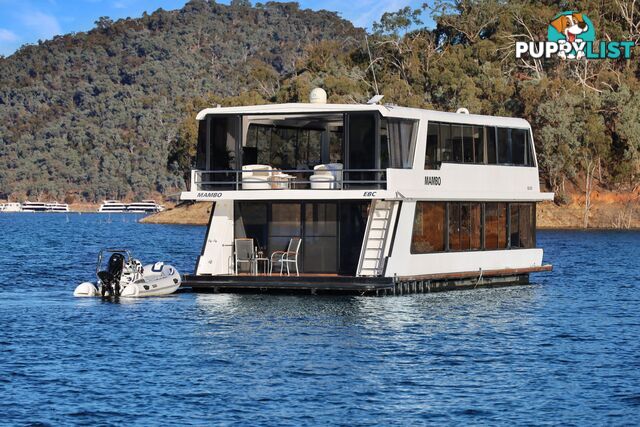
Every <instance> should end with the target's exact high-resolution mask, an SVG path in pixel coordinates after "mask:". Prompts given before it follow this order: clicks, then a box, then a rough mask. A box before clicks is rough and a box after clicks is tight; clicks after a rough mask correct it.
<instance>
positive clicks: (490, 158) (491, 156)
mask: <svg viewBox="0 0 640 427" xmlns="http://www.w3.org/2000/svg"><path fill="white" fill-rule="evenodd" d="M485 132H486V135H487V163H488V164H490V165H495V164H496V163H497V162H498V160H497V154H496V128H494V127H492V126H487V127H485Z"/></svg>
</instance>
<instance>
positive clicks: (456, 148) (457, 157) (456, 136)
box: [451, 125, 462, 163]
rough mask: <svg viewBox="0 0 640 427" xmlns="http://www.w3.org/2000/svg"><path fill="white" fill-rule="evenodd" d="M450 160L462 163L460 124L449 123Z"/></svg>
mask: <svg viewBox="0 0 640 427" xmlns="http://www.w3.org/2000/svg"><path fill="white" fill-rule="evenodd" d="M451 143H452V147H453V150H452V155H453V159H452V161H453V162H455V163H462V126H461V125H451Z"/></svg>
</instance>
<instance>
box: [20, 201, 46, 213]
mask: <svg viewBox="0 0 640 427" xmlns="http://www.w3.org/2000/svg"><path fill="white" fill-rule="evenodd" d="M46 211H47V204H46V203H44V202H30V201H28V200H27V201H26V202H24V203H23V204H22V212H46Z"/></svg>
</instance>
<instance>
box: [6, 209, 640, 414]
mask: <svg viewBox="0 0 640 427" xmlns="http://www.w3.org/2000/svg"><path fill="white" fill-rule="evenodd" d="M137 218H139V217H136V216H133V215H112V216H111V217H110V218H109V217H108V216H105V215H97V214H91V215H86V214H83V215H77V214H73V215H71V214H70V215H66V214H0V414H1V416H0V423H3V424H11V425H15V424H19V425H24V424H30V423H38V424H45V425H46V424H50V425H69V424H89V425H101V424H124V425H154V424H155V425H157V424H163V425H166V424H186V425H190V424H193V425H209V424H220V423H222V424H250V425H256V424H267V425H269V424H270V425H291V426H299V425H308V424H342V425H387V424H401V425H407V424H423V423H433V424H438V425H441V424H457V425H460V424H469V423H471V424H485V423H489V424H503V425H507V424H508V425H511V424H577V425H591V424H612V425H622V424H627V425H629V424H631V425H633V424H636V425H637V424H638V423H639V422H640V233H639V232H612V231H611V232H610V231H605V232H579V231H542V232H540V233H539V235H538V243H539V245H541V246H542V247H544V249H545V261H546V262H551V263H553V264H554V266H555V270H554V271H553V273H547V274H539V275H536V276H534V277H533V281H534V284H532V285H529V286H519V287H512V288H498V289H477V290H469V291H457V292H449V293H439V294H430V295H429V294H427V295H409V296H402V297H384V298H375V297H331V296H316V297H311V296H286V295H226V294H217V295H214V294H190V293H182V294H177V295H174V296H171V297H167V298H156V299H145V300H139V301H121V302H119V303H114V302H108V301H101V300H100V299H76V298H73V296H72V292H73V289H74V287H75V285H76V284H77V283H79V282H81V281H85V280H92V281H93V280H94V270H95V257H96V254H97V251H98V250H99V249H100V248H101V247H106V246H126V247H129V248H131V249H132V250H133V252H134V254H136V255H137V256H138V257H140V258H141V259H142V260H143V261H145V262H152V261H156V260H165V261H170V262H171V263H172V264H173V265H175V266H176V267H177V268H178V269H179V270H180V271H181V272H191V271H192V270H193V266H194V263H195V259H196V256H197V255H198V254H199V251H200V247H201V245H202V239H203V235H204V232H205V228H204V227H190V226H165V225H151V224H139V223H137V222H135V220H136V219H137Z"/></svg>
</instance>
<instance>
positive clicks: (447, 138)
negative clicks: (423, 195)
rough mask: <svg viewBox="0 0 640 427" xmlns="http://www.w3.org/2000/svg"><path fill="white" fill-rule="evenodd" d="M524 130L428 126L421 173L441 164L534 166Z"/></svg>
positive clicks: (443, 124)
mask: <svg viewBox="0 0 640 427" xmlns="http://www.w3.org/2000/svg"><path fill="white" fill-rule="evenodd" d="M532 153H533V151H532V148H531V138H530V136H529V131H528V130H526V129H509V128H496V127H493V126H479V125H460V124H455V123H454V124H452V123H440V122H429V125H428V128H427V141H426V151H425V162H424V167H425V169H438V168H439V167H440V164H441V163H443V162H445V163H474V164H490V165H491V164H493V165H495V164H503V165H527V166H532V165H534V159H533V154H532Z"/></svg>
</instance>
